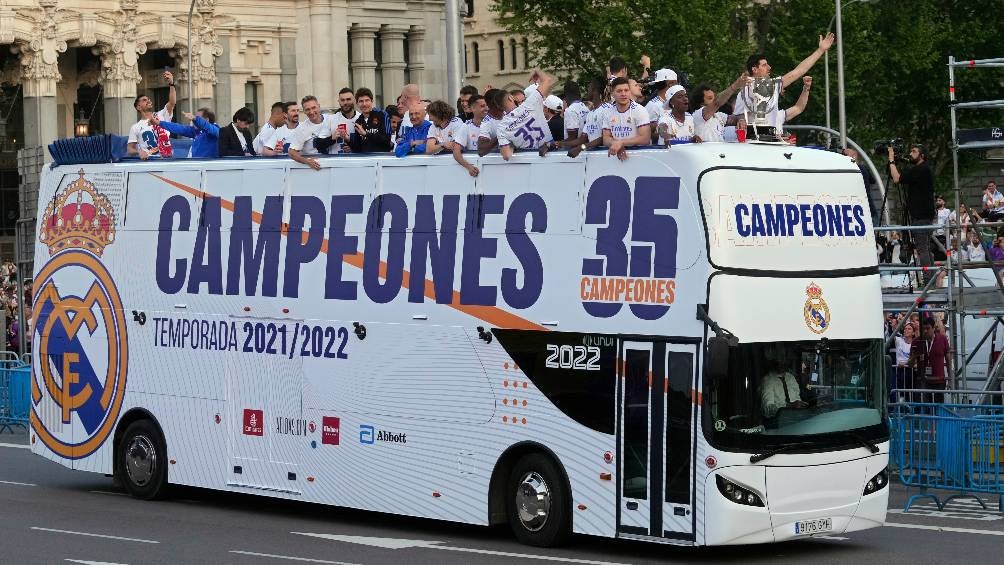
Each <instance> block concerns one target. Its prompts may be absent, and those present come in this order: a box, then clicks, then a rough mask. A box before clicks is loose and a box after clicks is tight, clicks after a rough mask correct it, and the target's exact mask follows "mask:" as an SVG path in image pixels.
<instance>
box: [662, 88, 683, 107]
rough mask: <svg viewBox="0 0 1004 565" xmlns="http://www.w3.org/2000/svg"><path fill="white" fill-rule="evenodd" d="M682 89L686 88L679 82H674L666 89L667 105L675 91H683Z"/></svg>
mask: <svg viewBox="0 0 1004 565" xmlns="http://www.w3.org/2000/svg"><path fill="white" fill-rule="evenodd" d="M684 90H686V89H685V88H683V87H682V86H680V85H679V84H674V85H673V86H671V87H669V90H667V91H666V104H667V105H669V101H670V100H672V99H673V97H674V96H676V94H677V93H679V92H683V91H684Z"/></svg>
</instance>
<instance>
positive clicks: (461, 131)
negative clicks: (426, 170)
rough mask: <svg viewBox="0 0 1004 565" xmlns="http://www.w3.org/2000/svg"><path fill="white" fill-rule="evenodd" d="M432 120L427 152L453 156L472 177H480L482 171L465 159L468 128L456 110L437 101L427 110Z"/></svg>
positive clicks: (426, 144) (426, 147)
mask: <svg viewBox="0 0 1004 565" xmlns="http://www.w3.org/2000/svg"><path fill="white" fill-rule="evenodd" d="M426 110H427V111H428V112H429V117H430V118H431V119H432V127H430V128H429V136H428V138H427V139H426V142H425V152H426V154H428V155H435V154H437V153H440V152H442V151H447V152H449V153H452V154H453V159H454V160H456V162H457V163H458V164H459V165H460V166H461V167H463V168H465V169H467V172H468V173H469V174H470V175H471V176H472V177H476V176H478V173H480V172H481V171H479V170H478V168H477V167H475V166H474V165H472V164H471V163H469V162H468V161H467V159H464V154H463V152H464V141H465V136H466V133H465V132H466V129H467V128H466V127H465V126H464V122H462V121H461V120H460V118H458V117H457V115H456V110H454V108H453V106H450V105H449V104H447V103H446V102H443V101H442V100H436V101H435V102H433V103H431V104H429V107H428V108H427V109H426Z"/></svg>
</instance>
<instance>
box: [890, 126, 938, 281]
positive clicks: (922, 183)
mask: <svg viewBox="0 0 1004 565" xmlns="http://www.w3.org/2000/svg"><path fill="white" fill-rule="evenodd" d="M888 153H889V177H890V178H891V179H892V182H895V183H902V184H905V185H907V191H906V212H907V215H908V216H909V219H910V225H912V226H929V225H931V224H933V223H934V217H935V216H934V173H933V172H932V171H931V167H930V166H929V165H928V164H927V152H926V150H925V149H924V146H923V145H920V144H914V145H911V146H910V162H911V163H912V164H913V166H912V167H910V168H909V169H907V170H906V171H904V172H903V173H900V172H899V168H897V166H896V150H895V148H894V147H893V146H892V144H890V145H889V147H888ZM911 235H912V236H913V241H914V244H915V245H916V247H917V260H918V261H919V264H920V265H921V266H923V267H930V266H931V232H930V231H926V230H925V231H920V230H918V231H916V232H914V233H913V234H911ZM928 278H930V277H929V276H928V275H927V274H926V273H925V275H924V282H927V279H928Z"/></svg>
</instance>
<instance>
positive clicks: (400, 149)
mask: <svg viewBox="0 0 1004 565" xmlns="http://www.w3.org/2000/svg"><path fill="white" fill-rule="evenodd" d="M408 122H409V123H407V124H402V126H401V127H402V128H403V129H402V133H401V136H400V137H398V140H397V145H396V146H395V147H394V155H396V156H398V157H404V156H405V155H408V154H409V153H417V154H419V155H424V154H425V140H426V139H427V138H428V137H429V128H430V127H431V126H432V122H430V121H429V120H426V119H425V105H424V104H422V103H421V102H419V101H417V100H416V101H415V102H413V103H412V105H411V107H409V108H408Z"/></svg>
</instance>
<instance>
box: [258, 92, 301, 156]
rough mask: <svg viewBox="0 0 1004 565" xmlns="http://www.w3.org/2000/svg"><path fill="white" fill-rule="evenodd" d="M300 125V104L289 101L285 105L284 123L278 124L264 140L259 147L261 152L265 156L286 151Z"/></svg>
mask: <svg viewBox="0 0 1004 565" xmlns="http://www.w3.org/2000/svg"><path fill="white" fill-rule="evenodd" d="M299 125H300V105H299V104H297V103H296V102H291V103H290V104H289V105H288V106H287V107H286V123H284V124H282V125H281V126H279V127H278V128H277V129H276V130H275V133H273V134H272V137H270V138H269V139H268V141H266V142H265V145H264V146H263V147H262V149H261V154H262V155H265V156H272V155H282V154H284V153H286V148H287V147H289V143H290V142H291V141H293V137H294V135H295V134H294V133H293V131H294V130H296V128H297V126H299Z"/></svg>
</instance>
